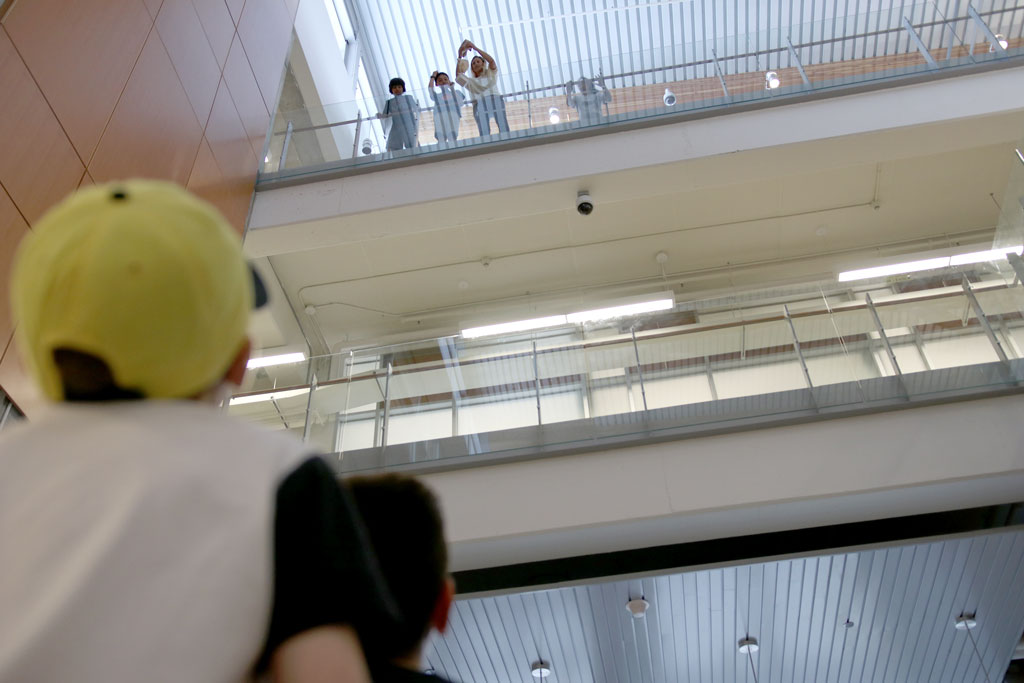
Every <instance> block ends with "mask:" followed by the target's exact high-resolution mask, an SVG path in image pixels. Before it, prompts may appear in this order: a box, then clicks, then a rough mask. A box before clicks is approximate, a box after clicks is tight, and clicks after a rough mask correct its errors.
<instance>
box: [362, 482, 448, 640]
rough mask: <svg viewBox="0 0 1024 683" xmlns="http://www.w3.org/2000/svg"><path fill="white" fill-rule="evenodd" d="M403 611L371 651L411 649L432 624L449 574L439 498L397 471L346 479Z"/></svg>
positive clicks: (392, 592) (387, 578)
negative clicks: (399, 621) (391, 630)
mask: <svg viewBox="0 0 1024 683" xmlns="http://www.w3.org/2000/svg"><path fill="white" fill-rule="evenodd" d="M346 483H347V485H348V487H349V490H350V491H351V492H352V498H353V500H354V501H355V504H356V508H357V509H358V510H359V514H360V515H361V516H362V518H363V522H364V524H365V526H366V530H367V532H368V534H369V537H370V544H371V545H372V546H373V549H374V552H375V553H376V555H377V560H378V562H379V563H380V568H381V573H382V574H383V575H384V580H385V582H386V583H387V586H388V588H389V589H390V591H391V594H392V596H393V597H394V599H395V602H396V603H397V604H398V608H399V609H400V610H401V612H402V616H403V617H404V619H403V624H404V625H403V627H402V628H401V629H399V630H396V631H395V632H394V633H391V634H389V637H388V638H386V639H381V640H382V641H385V642H375V643H372V647H371V650H372V652H371V653H369V654H370V656H372V657H374V658H380V659H384V660H393V659H395V658H397V657H404V656H406V655H408V654H410V653H411V652H413V651H414V650H415V649H416V648H417V647H418V646H419V644H420V642H421V641H422V640H423V638H424V637H425V636H426V635H427V632H428V631H429V630H430V618H431V615H432V614H433V612H434V606H435V605H436V604H437V599H438V597H439V596H440V595H441V590H442V587H443V585H444V581H445V579H446V577H447V576H448V549H447V547H446V546H445V542H444V527H443V524H442V521H441V512H440V509H439V507H438V504H437V498H435V497H434V494H433V493H432V492H431V491H430V489H428V488H427V487H426V486H424V485H423V484H421V483H420V482H419V481H417V480H416V479H413V478H412V477H407V476H403V475H400V474H384V475H378V476H367V477H353V478H351V479H348V480H346Z"/></svg>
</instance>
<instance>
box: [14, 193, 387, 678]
mask: <svg viewBox="0 0 1024 683" xmlns="http://www.w3.org/2000/svg"><path fill="white" fill-rule="evenodd" d="M32 227H33V230H32V232H31V233H29V234H28V236H27V237H26V238H25V239H24V240H23V241H22V243H21V246H20V247H19V250H18V253H17V256H16V258H15V263H14V266H13V271H12V277H11V299H12V305H13V310H14V312H15V315H16V317H17V319H18V321H19V322H18V330H17V343H18V347H19V351H20V352H21V354H22V356H23V357H24V360H25V362H26V365H27V367H28V369H29V372H30V374H32V376H33V377H34V379H35V380H36V382H37V383H38V384H39V385H40V387H41V389H42V391H43V393H44V394H45V396H46V397H47V398H48V399H50V401H52V403H51V404H50V405H49V407H48V409H47V410H45V411H43V412H41V413H39V414H36V415H32V416H30V420H29V421H28V422H24V423H21V424H19V425H17V426H16V427H15V428H14V429H9V430H4V433H3V434H2V435H0V558H2V560H0V683H48V682H50V681H53V682H56V681H75V682H76V683H129V682H134V681H146V683H182V682H184V681H196V682H197V683H198V682H199V681H202V682H203V683H238V682H240V681H247V680H254V679H256V678H257V677H259V678H262V677H263V676H265V675H270V676H271V677H272V678H273V679H274V680H275V681H279V682H297V683H309V682H317V683H320V682H323V683H342V682H345V683H367V682H368V680H369V674H368V670H367V667H366V663H365V661H364V658H363V654H362V650H361V648H360V640H362V641H363V642H366V643H373V642H375V641H376V640H379V639H380V638H382V637H386V636H385V634H386V633H388V632H390V631H391V630H393V628H394V625H395V624H399V623H401V618H400V617H399V616H398V613H397V608H396V607H395V606H394V601H393V600H392V599H391V598H390V594H389V593H388V592H387V589H386V584H385V583H384V581H383V579H382V578H381V577H380V573H379V571H378V568H377V565H376V559H375V557H374V556H373V554H372V551H371V550H370V547H369V545H368V543H367V540H366V530H365V527H364V526H363V525H362V520H361V518H360V517H359V515H358V513H357V512H356V509H355V507H354V505H353V503H352V500H351V497H350V496H348V495H347V494H346V491H345V489H343V488H342V487H340V486H339V485H338V482H337V477H336V476H335V474H334V472H333V471H332V470H331V468H330V467H329V466H328V465H327V464H326V463H325V462H324V461H323V460H321V459H320V458H317V457H312V456H313V454H312V453H310V452H309V451H308V449H307V448H306V447H305V445H304V444H302V443H301V442H300V441H298V440H296V439H293V438H291V437H290V436H288V435H285V434H282V433H271V432H268V431H265V430H263V429H260V428H257V427H255V426H253V425H249V424H245V423H242V422H239V421H236V420H235V419H233V418H231V417H229V416H227V415H225V414H224V413H223V411H221V410H220V409H219V408H218V406H217V403H218V402H219V399H220V398H223V397H224V396H225V395H230V386H231V385H237V384H238V383H240V382H241V379H242V375H243V374H244V372H245V367H246V361H247V359H248V356H249V342H248V339H247V337H246V330H247V326H248V321H249V312H250V309H252V308H253V306H254V305H259V304H260V303H262V302H264V301H265V299H266V290H265V289H264V288H263V287H262V284H261V283H260V282H259V279H258V277H256V276H255V273H254V271H251V270H250V268H249V266H248V264H247V263H246V261H245V257H244V256H243V253H242V245H241V240H240V239H239V237H238V235H237V233H236V232H235V231H234V230H233V229H232V228H231V226H230V225H228V224H227V222H226V221H225V220H224V218H223V217H222V216H221V215H220V214H219V213H218V212H217V211H216V209H214V208H213V207H212V206H211V205H209V204H207V203H206V202H204V201H202V200H199V199H198V198H196V197H193V196H192V195H190V194H188V193H187V192H186V191H185V190H184V189H182V188H181V187H178V186H177V185H174V184H173V183H166V182H157V181H143V180H134V181H124V182H117V183H111V184H108V185H98V186H95V187H92V188H88V189H85V190H81V191H79V192H77V193H75V194H74V195H72V196H71V197H70V198H68V199H66V200H65V201H64V202H62V203H60V204H58V205H57V206H56V207H54V208H53V209H51V210H50V211H49V212H48V213H47V214H46V215H45V216H43V217H42V218H41V219H40V220H39V221H38V222H37V223H36V224H35V225H33V226H32Z"/></svg>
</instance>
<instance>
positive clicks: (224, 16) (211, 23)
mask: <svg viewBox="0 0 1024 683" xmlns="http://www.w3.org/2000/svg"><path fill="white" fill-rule="evenodd" d="M192 6H193V7H195V9H196V13H197V14H198V15H199V22H200V23H201V24H202V25H203V31H205V32H206V39H207V40H208V41H209V42H210V47H211V48H212V49H213V54H214V55H216V57H217V64H219V65H220V66H221V67H223V66H224V60H225V59H227V57H228V48H229V47H231V39H232V38H234V36H235V21H234V19H232V18H231V13H230V12H228V6H227V5H226V4H224V3H223V2H221V1H220V0H192Z"/></svg>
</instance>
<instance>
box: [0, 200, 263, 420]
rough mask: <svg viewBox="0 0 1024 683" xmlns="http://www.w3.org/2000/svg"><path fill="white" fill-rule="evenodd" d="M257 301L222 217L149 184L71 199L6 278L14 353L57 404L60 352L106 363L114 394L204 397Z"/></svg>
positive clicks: (33, 236) (40, 227) (38, 228)
mask: <svg viewBox="0 0 1024 683" xmlns="http://www.w3.org/2000/svg"><path fill="white" fill-rule="evenodd" d="M259 288H260V290H261V292H262V287H261V286H260V287H259ZM256 296H258V295H257V294H256V293H255V292H254V284H253V274H252V272H251V271H250V269H249V266H248V265H247V263H246V261H245V257H244V256H243V255H242V245H241V240H240V239H239V238H238V235H237V234H236V233H235V231H234V230H232V228H231V226H230V225H228V223H227V221H225V219H224V218H223V216H221V215H220V213H218V212H217V210H216V209H214V208H213V207H212V206H211V205H209V204H207V203H206V202H204V201H202V200H200V199H198V198H196V197H194V196H193V195H191V194H189V193H188V192H186V191H185V190H184V189H182V188H181V187H179V186H177V185H174V184H172V183H167V182H159V181H151V180H128V181H124V182H117V183H111V184H107V185H100V186H96V187H92V188H89V189H85V190H81V191H79V192H76V193H74V194H72V195H71V196H70V197H68V198H67V199H65V200H64V201H63V202H61V203H60V204H58V205H57V206H55V207H54V208H52V209H51V210H50V211H49V212H48V213H47V214H46V215H45V216H43V218H42V219H41V220H40V221H39V222H38V223H37V224H36V225H35V226H33V230H32V232H31V233H30V234H29V235H28V236H27V237H26V238H25V239H24V240H23V241H22V244H21V246H20V247H19V250H18V253H17V255H16V256H15V263H14V268H13V274H12V278H11V299H12V304H13V309H14V315H15V318H16V320H17V321H18V329H17V336H18V343H19V347H20V349H21V353H22V355H23V357H24V358H25V359H26V364H27V365H28V367H29V370H30V372H31V373H32V374H33V375H34V376H35V378H36V381H38V382H39V384H40V386H41V387H42V389H43V392H44V393H45V394H46V395H47V396H48V397H49V398H51V399H53V400H62V399H63V398H64V390H63V386H62V383H61V379H60V376H59V374H58V371H57V366H56V364H55V362H54V358H53V352H54V350H55V349H59V348H67V349H72V350H75V351H79V352H82V353H87V354H91V355H93V356H96V357H97V358H100V359H102V360H103V361H104V362H105V363H106V364H107V366H108V367H109V368H110V371H111V374H112V375H113V378H114V381H115V383H116V384H117V386H118V387H120V388H122V389H127V390H134V391H138V392H139V393H141V394H142V395H143V396H146V397H149V398H185V397H189V396H194V395H196V394H199V393H201V392H203V391H205V390H206V389H209V388H211V387H212V386H214V385H215V384H216V383H217V382H218V381H219V380H220V379H221V378H222V377H223V376H224V374H225V373H226V372H227V370H228V368H229V367H230V365H231V362H232V361H233V360H234V358H235V356H236V355H237V353H238V351H239V349H240V348H241V346H242V344H243V343H244V341H245V338H246V327H247V325H248V321H249V311H250V309H251V308H252V307H253V303H254V297H256ZM259 296H262V293H261V294H260V295H259Z"/></svg>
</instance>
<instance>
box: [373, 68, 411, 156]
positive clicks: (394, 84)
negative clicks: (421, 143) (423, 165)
mask: <svg viewBox="0 0 1024 683" xmlns="http://www.w3.org/2000/svg"><path fill="white" fill-rule="evenodd" d="M388 90H389V91H390V92H391V94H392V98H391V99H389V100H388V101H387V102H385V103H384V111H382V112H380V113H379V114H377V118H379V119H383V120H385V121H387V122H388V124H389V126H388V140H387V145H386V147H387V149H388V151H389V152H395V151H397V150H400V149H412V148H413V147H415V146H416V137H417V135H418V134H419V121H420V105H419V102H417V101H416V98H415V97H413V96H412V95H409V94H406V92H405V81H403V80H402V79H401V78H392V79H391V82H390V83H388Z"/></svg>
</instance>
